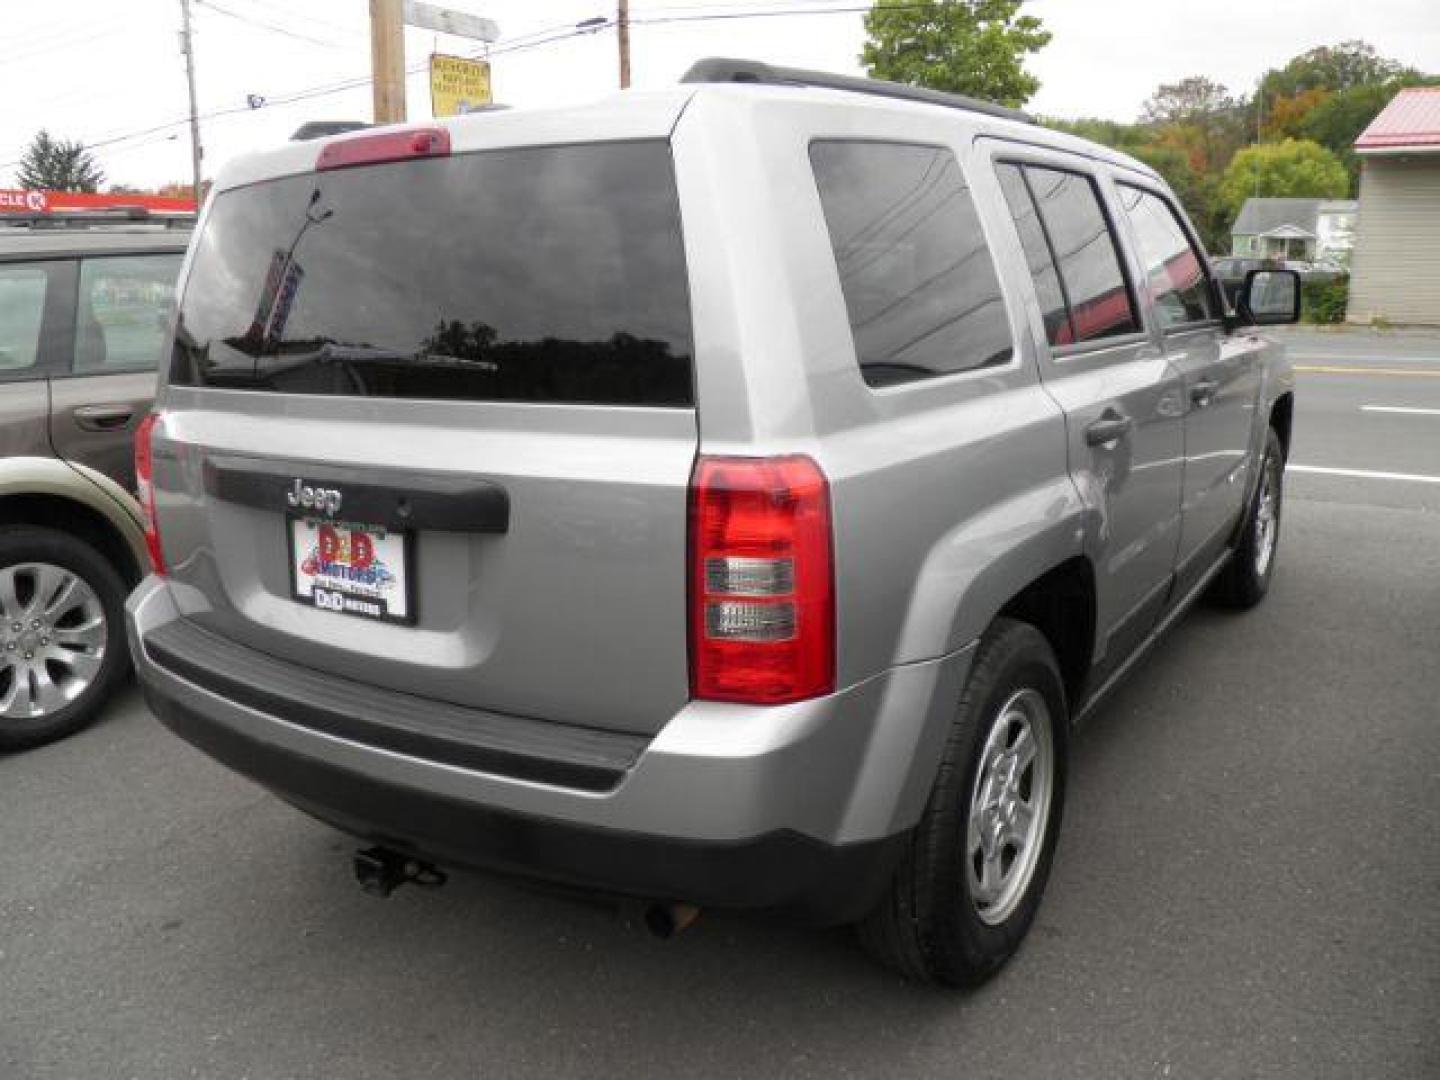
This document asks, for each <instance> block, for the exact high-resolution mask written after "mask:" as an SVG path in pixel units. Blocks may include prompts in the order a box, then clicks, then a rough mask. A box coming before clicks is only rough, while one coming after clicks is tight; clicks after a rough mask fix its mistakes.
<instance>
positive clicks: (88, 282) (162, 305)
mask: <svg viewBox="0 0 1440 1080" xmlns="http://www.w3.org/2000/svg"><path fill="white" fill-rule="evenodd" d="M180 260H181V255H180V254H179V253H174V254H168V253H167V254H159V255H116V256H105V257H96V258H87V259H84V260H82V261H81V263H80V297H79V302H78V304H77V305H76V312H75V370H76V371H77V372H80V373H85V374H95V373H101V372H109V371H146V370H153V369H154V368H155V367H156V366H157V365H158V364H159V362H160V355H161V352H162V350H163V349H164V345H165V331H166V327H167V323H168V320H169V316H170V305H171V304H172V303H173V302H174V300H175V278H176V276H177V275H178V274H179V273H180Z"/></svg>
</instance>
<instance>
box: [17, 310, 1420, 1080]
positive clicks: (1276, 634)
mask: <svg viewBox="0 0 1440 1080" xmlns="http://www.w3.org/2000/svg"><path fill="white" fill-rule="evenodd" d="M1286 336H1287V337H1288V338H1289V339H1290V340H1291V342H1292V348H1293V352H1294V355H1295V357H1296V360H1297V363H1299V364H1301V365H1302V368H1303V369H1304V370H1302V371H1301V373H1300V376H1299V378H1300V395H1299V407H1298V412H1297V418H1296V440H1295V450H1294V454H1293V456H1292V461H1293V464H1294V465H1295V466H1296V468H1295V469H1293V470H1292V471H1291V473H1290V475H1289V478H1288V492H1287V503H1286V511H1285V519H1284V530H1283V535H1282V540H1281V553H1280V559H1281V563H1280V569H1279V572H1278V577H1277V580H1276V582H1275V585H1274V589H1273V591H1272V593H1271V595H1270V597H1269V598H1268V599H1267V601H1266V602H1265V603H1264V604H1263V605H1262V606H1261V607H1260V608H1259V609H1257V610H1256V611H1254V612H1252V613H1250V614H1247V615H1243V616H1234V615H1229V614H1225V613H1220V612H1216V611H1212V610H1208V609H1201V610H1199V611H1197V612H1196V613H1194V614H1192V615H1191V616H1190V617H1188V618H1187V619H1186V620H1184V622H1183V623H1182V624H1181V625H1180V626H1179V627H1178V629H1177V630H1176V631H1175V632H1174V633H1173V634H1172V635H1171V636H1170V637H1169V638H1168V639H1167V640H1166V641H1165V642H1164V643H1163V644H1162V645H1161V646H1160V647H1159V649H1158V650H1157V651H1156V652H1155V653H1154V654H1153V655H1152V657H1151V659H1150V661H1149V662H1148V663H1146V664H1145V665H1143V667H1142V670H1140V671H1139V673H1138V674H1137V675H1136V677H1134V678H1132V679H1131V680H1130V681H1129V682H1128V683H1127V684H1126V685H1125V686H1124V687H1123V689H1122V690H1121V691H1120V692H1119V693H1118V694H1117V695H1116V696H1115V697H1114V698H1112V699H1111V700H1110V702H1109V703H1108V705H1107V706H1106V707H1105V708H1103V709H1102V710H1101V712H1100V713H1099V715H1098V716H1097V717H1096V718H1095V720H1094V721H1093V722H1091V723H1090V724H1089V725H1088V726H1087V727H1086V728H1085V729H1084V730H1083V732H1082V734H1081V736H1080V737H1079V739H1078V741H1077V744H1076V747H1075V758H1074V763H1073V773H1072V781H1071V789H1070V799H1069V805H1068V808H1067V811H1066V821H1065V826H1064V833H1063V836H1062V840H1061V846H1060V851H1059V856H1058V859H1057V863H1056V866H1055V871H1054V874H1053V876H1052V879H1051V883H1050V889H1049V893H1048V895H1047V898H1046V901H1045V904H1044V906H1043V907H1042V909H1041V912H1040V917H1039V920H1038V924H1037V926H1036V928H1035V931H1034V933H1033V935H1032V937H1031V939H1030V941H1029V942H1028V943H1027V944H1026V946H1025V948H1024V949H1023V950H1022V952H1021V954H1020V955H1019V957H1018V958H1017V960H1016V961H1015V962H1014V963H1013V964H1012V965H1011V967H1010V968H1009V969H1008V970H1007V971H1006V972H1005V973H1004V974H1003V975H1002V976H1001V977H1000V978H999V979H997V980H996V981H995V982H993V983H992V984H990V985H989V986H987V987H985V988H983V989H982V990H980V991H978V992H976V993H973V994H970V995H967V996H957V995H942V994H937V993H935V992H932V991H929V990H925V989H920V988H916V987H912V986H908V985H906V984H905V983H903V982H901V981H899V980H898V979H896V978H895V977H892V976H891V975H889V974H887V973H886V972H884V971H881V970H879V969H877V968H874V967H872V966H871V965H870V963H869V962H868V961H867V960H866V959H865V958H864V956H863V955H862V954H860V953H859V952H858V950H856V949H855V948H854V947H853V946H852V944H851V942H850V941H849V939H848V938H847V936H846V935H845V934H843V933H840V932H823V933H822V932H815V931H805V930H796V929H792V928H788V927H783V926H777V925H772V924H768V923H765V922H762V921H758V920H750V919H745V918H740V917H736V916H730V915H723V914H713V913H707V914H706V915H705V916H704V917H702V918H701V920H700V921H699V923H698V924H697V925H696V926H695V927H694V928H693V929H692V930H690V931H689V932H687V933H686V934H684V935H683V936H681V937H680V938H678V939H677V940H675V941H673V942H669V943H660V942H656V941H653V940H651V939H649V938H647V937H646V936H645V935H644V934H643V932H641V931H640V930H639V929H638V928H637V927H636V926H635V925H634V924H633V923H632V922H628V921H627V920H626V919H625V918H622V917H620V916H619V915H617V914H616V913H615V912H614V911H612V910H611V909H609V908H606V907H603V906H599V905H594V904H588V903H581V902H578V901H574V900H569V899H563V898H559V897H556V896H551V895H546V894H536V893H533V892H530V891H527V890H524V889H521V888H519V887H516V886H514V885H512V884H507V883H504V882H501V881H497V880H492V879H488V878H484V877H480V876H458V875H457V876H455V877H453V878H452V880H451V882H450V884H449V885H448V886H446V887H445V888H444V889H441V890H438V891H420V890H416V889H408V890H401V891H400V892H399V893H397V894H396V895H395V896H394V897H393V898H391V899H390V900H388V901H377V900H374V899H371V898H369V897H367V896H365V895H363V894H362V893H361V892H360V891H359V889H358V888H357V887H356V886H355V885H354V884H353V883H352V881H351V879H350V870H349V857H350V853H351V850H352V845H351V844H350V843H349V842H347V841H345V840H344V839H342V838H341V837H339V836H338V835H337V834H335V833H332V832H331V831H330V830H328V829H326V828H324V827H322V826H320V825H317V824H315V823H313V822H311V821H309V820H308V819H306V818H304V817H302V816H301V815H300V814H299V813H297V812H295V811H292V810H290V809H289V808H287V807H285V806H283V805H281V804H280V803H278V802H277V801H276V800H274V799H273V798H271V797H269V796H268V795H266V794H264V793H262V792H261V791H259V790H258V789H256V788H254V787H252V786H251V785H250V784H248V783H247V782H246V781H243V780H241V779H239V778H237V777H235V776H233V775H231V774H230V773H228V772H226V771H225V770H223V769H221V768H220V767H219V766H217V765H215V764H213V763H211V762H210V761H209V760H208V759H206V758H204V757H202V756H201V755H199V754H198V753H196V752H194V751H192V750H191V749H189V748H188V747H187V746H185V745H183V744H182V743H180V742H179V741H178V740H176V739H174V738H173V737H171V736H170V735H168V734H167V733H166V732H164V731H163V730H162V729H161V728H160V727H159V725H158V724H157V723H155V722H154V720H153V719H152V718H151V717H150V716H149V715H148V713H147V711H146V710H145V708H144V706H143V704H142V703H141V702H140V700H139V697H138V695H137V694H136V693H135V692H134V690H133V688H132V689H131V690H130V691H128V692H127V693H126V694H125V695H123V696H122V697H121V698H120V699H119V700H117V701H116V703H115V704H114V706H113V707H112V708H111V709H110V710H109V713H108V715H107V716H106V717H105V719H104V720H103V721H102V722H101V723H100V724H98V725H97V726H96V727H94V728H92V729H91V730H89V731H87V732H85V733H83V734H82V735H80V736H78V737H76V738H73V739H71V740H69V741H67V742H64V743H61V744H58V745H55V746H51V747H47V748H45V749H42V750H39V751H35V752H32V753H29V754H23V755H17V756H12V757H9V758H4V759H0V1077H4V1078H6V1080H10V1078H15V1080H20V1078H26V1080H28V1078H40V1077H46V1078H49V1077H54V1078H66V1080H69V1078H76V1077H86V1078H88V1077H190V1076H201V1077H252V1078H264V1077H276V1078H281V1077H309V1076H314V1077H346V1078H359V1077H372V1076H373V1077H406V1078H411V1077H425V1076H445V1077H452V1076H481V1075H483V1076H497V1077H546V1078H553V1077H560V1076H694V1077H700V1076H703V1077H711V1076H714V1077H730V1076H737V1077H738V1076H746V1077H748V1076H782V1075H783V1076H796V1077H806V1076H815V1077H825V1078H827V1080H828V1078H834V1077H845V1076H885V1077H905V1076H966V1077H988V1076H1006V1077H1011V1078H1013V1077H1060V1076H1065V1077H1202V1078H1212V1077H1254V1076H1263V1077H1306V1078H1316V1077H1345V1078H1358V1077H1365V1078H1376V1077H1405V1078H1420V1077H1427V1076H1428V1077H1434V1076H1437V1075H1440V1022H1437V1016H1440V665H1437V663H1436V657H1435V646H1436V643H1437V641H1440V481H1437V478H1440V336H1429V337H1425V336H1408V335H1401V334H1392V335H1372V334H1343V335H1342V334H1317V333H1305V332H1295V333H1291V334H1288V335H1286ZM1366 406H1378V407H1379V408H1366ZM1387 410H1388V411H1387ZM1396 410H1402V411H1396ZM1413 410H1422V411H1418V412H1417V411H1413ZM1424 410H1431V411H1428V412H1427V411H1424ZM1356 472H1360V473H1366V474H1376V473H1383V474H1389V475H1387V476H1375V475H1355V473H1356ZM1427 477H1428V479H1426V478H1427Z"/></svg>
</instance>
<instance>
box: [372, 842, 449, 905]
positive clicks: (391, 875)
mask: <svg viewBox="0 0 1440 1080" xmlns="http://www.w3.org/2000/svg"><path fill="white" fill-rule="evenodd" d="M355 880H356V881H358V882H360V887H361V888H362V889H364V890H365V891H366V892H367V893H369V894H370V895H371V896H379V897H382V898H383V897H386V896H389V895H390V894H391V893H393V892H394V891H395V890H396V889H398V888H399V887H400V886H401V885H404V884H406V883H409V884H412V885H419V886H421V887H422V888H426V889H436V888H439V887H440V886H441V885H444V884H445V881H446V877H445V871H443V870H441V869H440V868H439V867H438V866H435V865H433V864H432V863H427V862H421V861H420V860H419V859H413V858H411V857H410V856H409V855H403V854H401V853H400V852H398V851H391V850H390V849H389V848H383V847H372V848H366V849H365V850H364V851H357V852H356V853H355Z"/></svg>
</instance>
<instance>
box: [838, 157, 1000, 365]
mask: <svg viewBox="0 0 1440 1080" xmlns="http://www.w3.org/2000/svg"><path fill="white" fill-rule="evenodd" d="M810 161H811V165H812V166H813V168H814V170H815V181H816V184H817V185H818V186H819V189H820V201H821V204H822V205H823V207H824V210H825V223H826V225H827V227H828V228H829V231H830V244H831V247H832V248H833V250H834V253H835V263H836V266H837V268H838V269H839V272H840V287H841V290H842V291H843V292H844V294H845V307H846V310H847V312H848V313H849V316H850V330H851V333H852V334H853V335H854V338H855V353H856V356H857V357H858V358H859V361H860V372H861V375H862V376H863V377H864V379H865V381H866V382H867V383H868V384H870V385H871V386H886V385H890V384H892V383H899V382H908V381H911V380H914V379H924V378H930V377H932V376H936V375H949V374H951V373H953V372H957V371H967V370H970V369H972V368H978V367H984V366H986V365H987V364H1003V363H1005V362H1006V361H1007V360H1009V359H1010V355H1011V340H1010V324H1009V322H1008V320H1007V319H1006V316H1005V304H1004V301H1003V300H1002V298H1001V295H1000V283H999V281H998V280H997V279H996V277H995V266H994V263H993V261H992V259H991V257H990V250H989V248H988V247H986V245H985V237H984V235H983V234H982V233H981V231H980V222H979V220H978V219H977V217H976V214H975V204H974V203H973V202H972V200H971V197H970V189H969V188H968V187H967V186H966V184H965V180H964V177H962V176H961V175H960V168H959V166H958V165H957V164H956V161H955V157H954V155H953V154H951V153H950V152H949V151H948V150H937V149H935V148H933V147H928V146H906V145H901V144H898V143H869V142H816V143H813V144H811V147H810Z"/></svg>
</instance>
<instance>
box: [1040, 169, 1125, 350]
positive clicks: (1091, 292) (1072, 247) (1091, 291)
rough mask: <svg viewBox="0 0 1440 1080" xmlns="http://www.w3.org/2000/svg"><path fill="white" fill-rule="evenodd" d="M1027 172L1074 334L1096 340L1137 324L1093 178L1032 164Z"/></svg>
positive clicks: (1081, 339)
mask: <svg viewBox="0 0 1440 1080" xmlns="http://www.w3.org/2000/svg"><path fill="white" fill-rule="evenodd" d="M1025 176H1026V178H1027V179H1028V180H1029V181H1030V190H1031V191H1033V192H1034V194H1035V201H1036V203H1037V204H1039V206H1040V214H1041V216H1042V217H1043V218H1044V221H1045V230H1046V232H1047V233H1048V234H1049V237H1050V243H1051V245H1052V246H1053V247H1054V249H1055V258H1056V260H1057V261H1058V262H1059V263H1060V279H1061V281H1063V282H1064V284H1065V293H1066V295H1067V296H1068V297H1069V298H1070V319H1071V322H1072V323H1073V324H1074V327H1075V340H1076V341H1094V340H1095V339H1097V338H1106V337H1112V336H1114V335H1116V334H1129V333H1133V332H1135V331H1137V330H1139V329H1140V320H1139V319H1138V318H1136V316H1135V305H1134V303H1133V302H1132V301H1131V298H1130V290H1129V288H1128V287H1127V286H1126V284H1125V274H1124V272H1123V271H1122V270H1121V268H1120V254H1119V249H1118V247H1117V245H1116V243H1115V235H1114V233H1112V232H1111V231H1110V223H1109V222H1108V221H1107V220H1106V218H1105V211H1104V210H1103V209H1102V208H1101V204H1100V193H1099V192H1098V191H1096V190H1095V183H1094V181H1092V180H1091V179H1090V178H1089V177H1087V176H1081V175H1080V174H1078V173H1071V172H1063V171H1061V170H1059V169H1048V168H1040V167H1038V166H1034V165H1026V166H1025Z"/></svg>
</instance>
